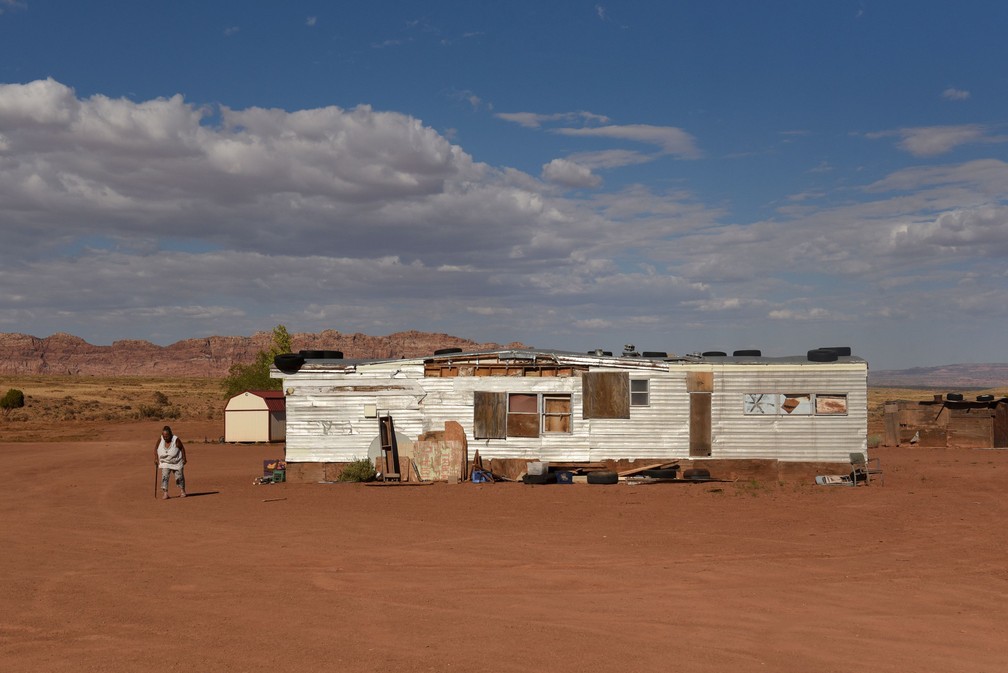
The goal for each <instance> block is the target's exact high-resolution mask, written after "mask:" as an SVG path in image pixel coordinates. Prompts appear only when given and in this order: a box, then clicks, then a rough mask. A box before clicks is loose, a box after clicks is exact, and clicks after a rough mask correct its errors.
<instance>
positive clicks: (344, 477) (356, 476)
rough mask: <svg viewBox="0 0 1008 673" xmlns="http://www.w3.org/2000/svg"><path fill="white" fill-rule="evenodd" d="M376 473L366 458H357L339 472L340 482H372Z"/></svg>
mask: <svg viewBox="0 0 1008 673" xmlns="http://www.w3.org/2000/svg"><path fill="white" fill-rule="evenodd" d="M376 476H377V473H376V472H375V469H374V465H372V464H371V460H370V459H368V458H358V459H357V460H354V461H352V462H350V463H348V464H347V466H346V467H344V468H343V471H342V472H340V475H339V480H340V481H374V479H375V477H376Z"/></svg>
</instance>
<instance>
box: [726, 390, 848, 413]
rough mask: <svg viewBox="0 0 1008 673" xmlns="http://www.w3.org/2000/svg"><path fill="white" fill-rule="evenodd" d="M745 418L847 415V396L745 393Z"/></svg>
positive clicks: (743, 399)
mask: <svg viewBox="0 0 1008 673" xmlns="http://www.w3.org/2000/svg"><path fill="white" fill-rule="evenodd" d="M742 406H743V413H745V415H747V416H811V415H812V414H813V412H814V413H815V415H816V416H837V415H840V416H842V415H845V414H846V413H847V396H846V395H833V394H829V395H827V394H825V393H815V394H812V393H746V394H745V395H744V396H743V398H742Z"/></svg>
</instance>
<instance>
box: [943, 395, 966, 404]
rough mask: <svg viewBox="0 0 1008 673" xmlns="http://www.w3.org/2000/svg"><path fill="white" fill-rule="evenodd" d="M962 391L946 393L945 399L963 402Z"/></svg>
mask: <svg viewBox="0 0 1008 673" xmlns="http://www.w3.org/2000/svg"><path fill="white" fill-rule="evenodd" d="M962 398H963V396H962V393H945V399H946V400H948V401H949V402H962Z"/></svg>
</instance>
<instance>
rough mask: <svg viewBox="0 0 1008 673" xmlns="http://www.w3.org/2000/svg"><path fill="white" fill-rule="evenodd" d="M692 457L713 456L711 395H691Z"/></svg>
mask: <svg viewBox="0 0 1008 673" xmlns="http://www.w3.org/2000/svg"><path fill="white" fill-rule="evenodd" d="M689 427H690V451H689V452H690V455H691V456H709V455H711V396H710V393H690V423H689Z"/></svg>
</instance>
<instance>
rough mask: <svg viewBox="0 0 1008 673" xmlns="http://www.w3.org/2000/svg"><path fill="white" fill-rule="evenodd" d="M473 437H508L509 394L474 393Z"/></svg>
mask: <svg viewBox="0 0 1008 673" xmlns="http://www.w3.org/2000/svg"><path fill="white" fill-rule="evenodd" d="M473 436H474V437H475V438H476V439H504V438H505V437H506V436H507V393H487V392H480V391H476V392H475V393H473Z"/></svg>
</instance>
